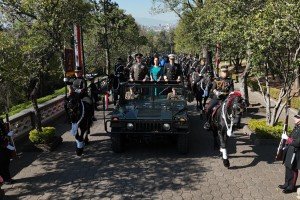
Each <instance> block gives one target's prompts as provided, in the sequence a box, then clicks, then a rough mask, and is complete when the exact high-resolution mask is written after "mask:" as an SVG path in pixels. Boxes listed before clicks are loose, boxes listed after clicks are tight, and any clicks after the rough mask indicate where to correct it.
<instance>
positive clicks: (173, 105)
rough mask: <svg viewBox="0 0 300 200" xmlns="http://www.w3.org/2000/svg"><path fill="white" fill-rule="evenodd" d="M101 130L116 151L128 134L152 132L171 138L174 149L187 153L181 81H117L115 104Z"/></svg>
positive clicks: (185, 110) (155, 134)
mask: <svg viewBox="0 0 300 200" xmlns="http://www.w3.org/2000/svg"><path fill="white" fill-rule="evenodd" d="M108 124H110V125H108ZM109 126H110V129H111V130H110V131H108V127H109ZM105 130H106V131H107V132H108V133H109V134H110V137H111V142H112V150H113V151H114V152H116V153H120V152H123V151H124V148H125V143H126V141H128V139H130V138H137V137H138V138H141V139H143V138H144V139H145V138H148V139H149V137H150V138H155V136H165V137H166V138H168V137H173V138H175V139H176V142H177V148H178V151H179V152H181V153H187V152H188V148H189V139H188V136H189V132H190V129H189V119H188V113H187V102H186V90H185V88H184V85H183V84H182V83H177V82H164V81H161V82H150V81H147V82H137V81H135V82H126V83H121V84H120V100H119V104H118V105H117V106H116V107H115V109H114V111H113V112H112V115H111V117H110V119H109V120H107V121H105Z"/></svg>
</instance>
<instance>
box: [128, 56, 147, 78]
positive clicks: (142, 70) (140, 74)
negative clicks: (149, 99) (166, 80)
mask: <svg viewBox="0 0 300 200" xmlns="http://www.w3.org/2000/svg"><path fill="white" fill-rule="evenodd" d="M142 58H143V54H141V53H138V54H135V60H136V63H134V64H133V65H132V67H131V69H130V79H129V80H130V81H146V80H147V79H148V67H147V66H146V65H145V64H143V63H142Z"/></svg>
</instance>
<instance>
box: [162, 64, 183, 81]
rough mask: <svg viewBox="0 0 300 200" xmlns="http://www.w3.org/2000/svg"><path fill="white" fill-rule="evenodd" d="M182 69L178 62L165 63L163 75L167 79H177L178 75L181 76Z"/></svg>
mask: <svg viewBox="0 0 300 200" xmlns="http://www.w3.org/2000/svg"><path fill="white" fill-rule="evenodd" d="M181 75H182V69H181V67H180V65H179V64H177V63H174V65H171V64H170V63H167V64H165V66H164V76H166V77H167V78H168V80H170V81H171V80H177V79H178V76H179V77H181Z"/></svg>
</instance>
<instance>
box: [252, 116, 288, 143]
mask: <svg viewBox="0 0 300 200" xmlns="http://www.w3.org/2000/svg"><path fill="white" fill-rule="evenodd" d="M248 127H249V128H250V130H251V131H253V132H255V133H256V136H257V137H258V138H260V139H280V138H281V134H282V131H283V122H279V123H278V124H277V125H276V126H269V125H266V121H265V120H257V119H251V120H249V121H248ZM291 131H292V129H291V128H290V127H289V128H288V132H291Z"/></svg>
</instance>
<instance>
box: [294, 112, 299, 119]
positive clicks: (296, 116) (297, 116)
mask: <svg viewBox="0 0 300 200" xmlns="http://www.w3.org/2000/svg"><path fill="white" fill-rule="evenodd" d="M294 117H295V118H299V119H300V110H299V111H298V113H297V114H296V115H294Z"/></svg>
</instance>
